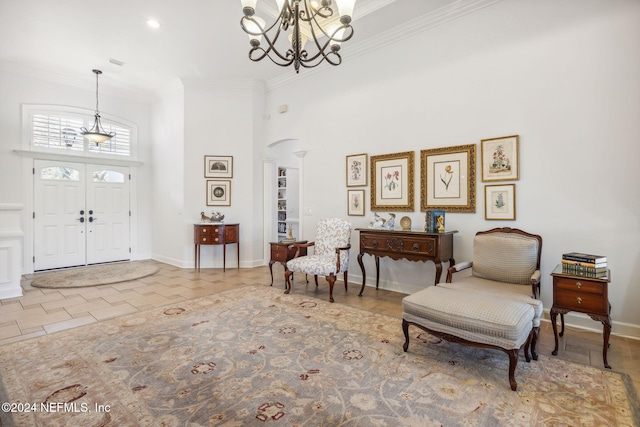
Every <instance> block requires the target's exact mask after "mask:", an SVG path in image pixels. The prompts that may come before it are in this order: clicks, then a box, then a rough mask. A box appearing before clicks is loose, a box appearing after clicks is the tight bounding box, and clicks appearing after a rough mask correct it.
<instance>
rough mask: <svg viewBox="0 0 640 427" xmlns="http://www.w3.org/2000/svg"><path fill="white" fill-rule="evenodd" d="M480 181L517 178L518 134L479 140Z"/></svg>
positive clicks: (515, 179)
mask: <svg viewBox="0 0 640 427" xmlns="http://www.w3.org/2000/svg"><path fill="white" fill-rule="evenodd" d="M480 158H481V163H482V181H483V182H486V181H511V180H514V181H517V180H518V179H519V169H520V168H519V166H518V163H519V158H520V156H519V155H518V135H512V136H503V137H500V138H491V139H483V140H481V141H480Z"/></svg>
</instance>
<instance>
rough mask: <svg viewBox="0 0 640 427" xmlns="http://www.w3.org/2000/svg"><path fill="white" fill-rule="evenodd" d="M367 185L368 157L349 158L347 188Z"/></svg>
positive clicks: (359, 155) (355, 156)
mask: <svg viewBox="0 0 640 427" xmlns="http://www.w3.org/2000/svg"><path fill="white" fill-rule="evenodd" d="M362 185H367V155H366V154H352V155H350V156H347V187H358V186H362Z"/></svg>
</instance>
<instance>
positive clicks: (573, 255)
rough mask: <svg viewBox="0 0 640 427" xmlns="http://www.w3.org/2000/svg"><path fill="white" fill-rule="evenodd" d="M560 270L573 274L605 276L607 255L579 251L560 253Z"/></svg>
mask: <svg viewBox="0 0 640 427" xmlns="http://www.w3.org/2000/svg"><path fill="white" fill-rule="evenodd" d="M562 272H563V273H567V274H571V275H573V276H582V277H592V278H602V277H607V257H605V256H602V255H592V254H583V253H580V252H569V253H566V254H562Z"/></svg>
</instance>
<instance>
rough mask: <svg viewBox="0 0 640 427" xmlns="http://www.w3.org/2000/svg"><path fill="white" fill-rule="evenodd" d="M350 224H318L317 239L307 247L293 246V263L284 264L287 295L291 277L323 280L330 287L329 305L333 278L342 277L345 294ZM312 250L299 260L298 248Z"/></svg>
mask: <svg viewBox="0 0 640 427" xmlns="http://www.w3.org/2000/svg"><path fill="white" fill-rule="evenodd" d="M350 240H351V224H350V223H349V222H348V221H346V220H344V219H341V218H328V219H324V220H322V221H320V222H319V223H318V230H317V234H316V239H315V241H313V242H309V243H295V244H293V245H291V246H292V247H294V248H297V249H298V250H297V251H296V254H295V256H294V258H293V259H291V260H290V261H289V262H287V265H286V267H287V268H286V269H285V273H284V278H285V282H286V285H287V290H286V291H285V292H284V293H285V294H288V293H289V292H290V291H291V276H292V275H293V273H305V274H313V275H314V276H316V286H317V285H318V280H317V276H325V277H326V278H327V282H328V283H329V301H330V302H333V285H334V284H335V282H336V276H337V275H338V274H340V273H344V289H345V291H346V290H347V270H348V268H349V249H350V248H351V244H350ZM311 246H313V247H314V251H313V254H311V255H306V256H299V254H300V248H301V247H311Z"/></svg>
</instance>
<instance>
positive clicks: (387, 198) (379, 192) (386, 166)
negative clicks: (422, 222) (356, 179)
mask: <svg viewBox="0 0 640 427" xmlns="http://www.w3.org/2000/svg"><path fill="white" fill-rule="evenodd" d="M413 163H414V152H413V151H406V152H403V153H394V154H383V155H379V156H371V210H372V211H382V210H396V211H401V212H411V211H413Z"/></svg>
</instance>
